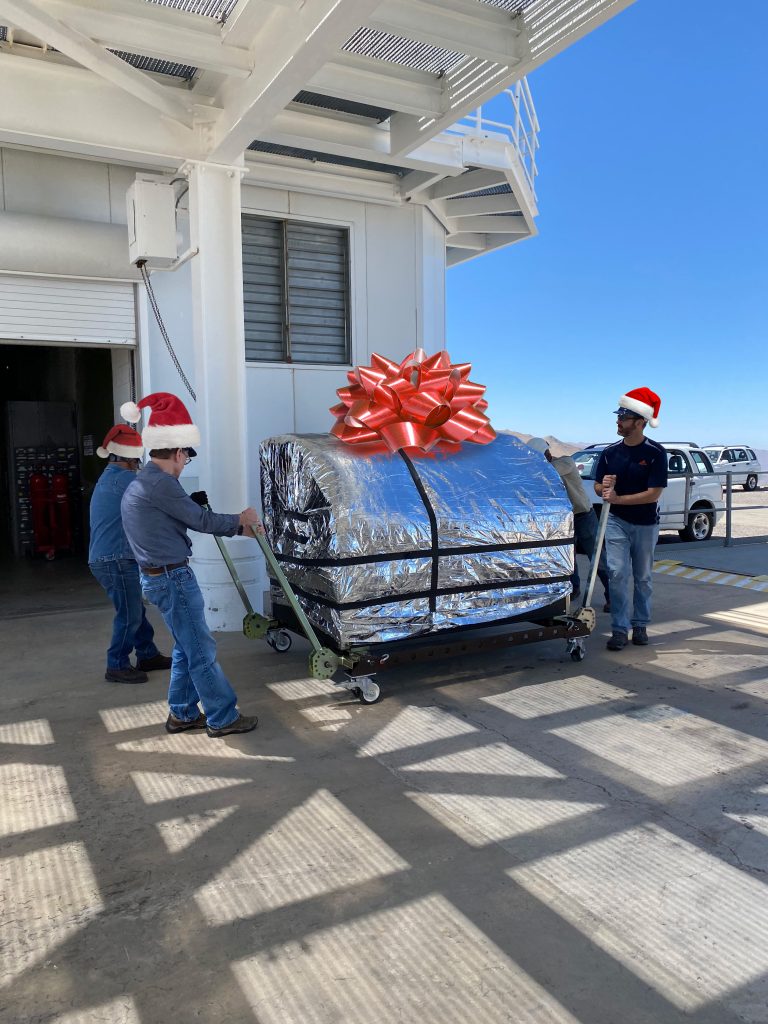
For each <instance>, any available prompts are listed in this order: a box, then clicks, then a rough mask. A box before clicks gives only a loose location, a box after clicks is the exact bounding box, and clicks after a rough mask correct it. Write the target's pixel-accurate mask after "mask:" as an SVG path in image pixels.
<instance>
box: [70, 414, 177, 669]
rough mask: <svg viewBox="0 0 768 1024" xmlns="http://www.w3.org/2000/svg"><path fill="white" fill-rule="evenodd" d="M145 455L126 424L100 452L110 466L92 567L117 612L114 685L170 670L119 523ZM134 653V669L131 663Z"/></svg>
mask: <svg viewBox="0 0 768 1024" xmlns="http://www.w3.org/2000/svg"><path fill="white" fill-rule="evenodd" d="M143 451H144V449H143V447H142V444H141V438H140V437H139V435H138V434H137V433H136V431H135V430H134V429H133V427H128V426H125V425H124V424H123V425H117V426H114V427H112V429H111V430H110V431H109V433H108V434H107V436H106V437H105V438H104V443H103V445H102V446H101V447H100V448H97V449H96V452H97V454H98V455H99V457H100V458H102V459H109V463H108V464H107V466H106V467H105V468H104V472H103V473H102V474H101V476H100V477H99V479H98V482H97V484H96V487H95V488H94V490H93V495H92V496H91V507H90V522H91V539H90V545H89V548H88V566H89V568H90V570H91V572H92V573H93V575H94V576H95V577H96V579H97V580H98V581H99V583H100V584H101V585H102V587H103V588H104V590H106V592H107V594H108V595H109V598H110V600H111V601H112V604H113V605H114V606H115V618H114V621H113V623H112V641H111V643H110V645H109V649H108V651H107V671H106V672H105V673H104V678H105V679H107V680H109V682H112V683H146V681H147V679H148V678H149V677H148V676H147V672H151V671H153V670H154V669H163V668H170V667H171V659H170V658H167V657H165V655H163V654H161V653H160V652H159V651H158V649H157V647H156V646H155V640H154V636H155V631H154V630H153V629H152V626H151V624H150V623H149V621H148V619H147V616H146V613H145V611H144V602H143V600H142V596H141V581H140V580H139V567H138V565H137V564H136V559H135V558H134V557H133V552H132V551H131V548H130V545H129V544H128V538H127V537H126V536H125V530H124V529H123V523H122V520H121V517H120V502H121V501H122V498H123V494H124V493H125V489H126V487H127V486H128V484H129V483H130V482H131V481H132V480H133V479H134V478H135V476H136V473H137V471H138V469H139V466H140V464H141V463H140V459H141V456H142V453H143ZM134 649H135V651H136V665H135V666H133V665H132V664H131V658H130V655H131V652H132V651H133V650H134Z"/></svg>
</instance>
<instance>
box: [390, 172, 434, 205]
mask: <svg viewBox="0 0 768 1024" xmlns="http://www.w3.org/2000/svg"><path fill="white" fill-rule="evenodd" d="M444 176H445V172H444V171H411V173H410V174H408V175H406V177H405V178H403V180H402V182H401V184H400V195H401V196H402V197H403V199H413V197H414V196H416V195H419V193H420V192H424V191H426V190H427V189H428V188H429V187H430V186H431V185H434V184H435V182H438V181H440V180H441V179H442V178H443V177H444Z"/></svg>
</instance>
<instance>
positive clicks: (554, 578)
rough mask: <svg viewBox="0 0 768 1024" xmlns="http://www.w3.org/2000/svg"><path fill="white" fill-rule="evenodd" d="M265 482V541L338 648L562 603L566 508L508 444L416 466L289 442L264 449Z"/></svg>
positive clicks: (558, 489) (569, 519)
mask: <svg viewBox="0 0 768 1024" xmlns="http://www.w3.org/2000/svg"><path fill="white" fill-rule="evenodd" d="M261 484H262V500H263V509H264V524H265V528H266V533H267V539H268V540H269V543H270V545H271V547H272V549H273V551H274V552H275V555H276V557H277V559H278V560H279V561H280V563H281V565H282V568H283V571H284V572H285V575H286V577H287V578H288V580H289V582H290V583H291V586H292V587H293V589H294V591H295V593H296V595H297V597H298V600H299V602H300V603H301V606H302V607H303V609H304V611H305V612H306V614H307V617H308V618H309V620H310V622H311V623H312V624H313V626H315V627H316V628H317V629H318V630H320V631H322V632H323V633H325V634H326V635H327V636H328V637H330V638H331V639H332V640H333V641H334V642H335V644H336V645H337V646H338V647H339V648H341V649H347V648H349V647H350V646H351V645H354V644H370V643H382V642H386V641H392V640H402V639H405V638H407V637H414V636H419V635H424V634H429V633H433V632H438V631H442V630H448V629H452V628H461V627H466V626H477V625H482V624H488V625H492V624H494V623H497V622H499V621H502V620H507V619H511V618H515V617H521V616H526V615H535V613H537V612H539V613H541V612H542V610H544V609H547V608H548V607H549V606H551V605H554V604H556V603H557V602H560V601H561V600H562V599H563V598H564V597H565V596H566V595H567V594H569V593H570V576H571V573H572V572H573V514H572V510H571V505H570V502H569V500H568V498H567V496H566V493H565V489H564V487H563V485H562V483H561V481H560V478H559V476H558V475H557V473H556V472H555V471H554V469H552V467H551V466H550V465H549V464H548V463H547V461H546V460H545V459H544V457H543V456H542V455H540V454H539V453H538V452H534V451H532V450H531V449H530V448H528V447H527V446H526V445H524V444H521V442H520V441H518V440H517V439H516V438H514V437H512V436H510V435H501V436H499V437H498V438H497V439H496V440H495V441H493V443H491V444H488V445H482V446H480V445H463V446H462V447H461V448H459V449H458V450H455V451H452V452H450V453H437V454H434V455H431V456H423V457H420V458H416V457H414V458H412V459H411V458H408V457H407V456H404V455H402V454H401V453H394V454H374V455H372V454H364V453H363V452H362V451H361V450H360V448H357V447H355V446H351V445H347V444H344V443H343V442H341V441H339V440H337V439H336V438H334V437H331V436H330V435H328V434H284V435H282V436H279V437H273V438H269V439H268V440H266V441H264V442H263V444H262V445H261ZM271 592H272V600H273V604H282V605H285V604H286V603H287V602H286V600H285V598H284V596H283V595H282V594H281V592H280V590H279V588H278V587H277V585H276V583H275V582H274V581H273V582H272V591H271Z"/></svg>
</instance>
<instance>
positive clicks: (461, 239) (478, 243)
mask: <svg viewBox="0 0 768 1024" xmlns="http://www.w3.org/2000/svg"><path fill="white" fill-rule="evenodd" d="M445 244H446V245H455V246H456V247H457V248H459V249H472V250H473V251H474V252H482V251H483V249H485V247H486V244H487V239H486V237H485V235H482V234H478V233H477V232H473V231H462V232H461V233H456V234H452V235H451V234H449V235H448V236H447V237H446V239H445Z"/></svg>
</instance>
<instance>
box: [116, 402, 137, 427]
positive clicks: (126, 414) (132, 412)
mask: <svg viewBox="0 0 768 1024" xmlns="http://www.w3.org/2000/svg"><path fill="white" fill-rule="evenodd" d="M120 415H121V416H122V417H123V419H124V420H126V421H127V422H128V423H138V422H139V420H140V419H141V409H140V408H139V407H138V405H136V403H135V402H123V404H122V405H121V406H120Z"/></svg>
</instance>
